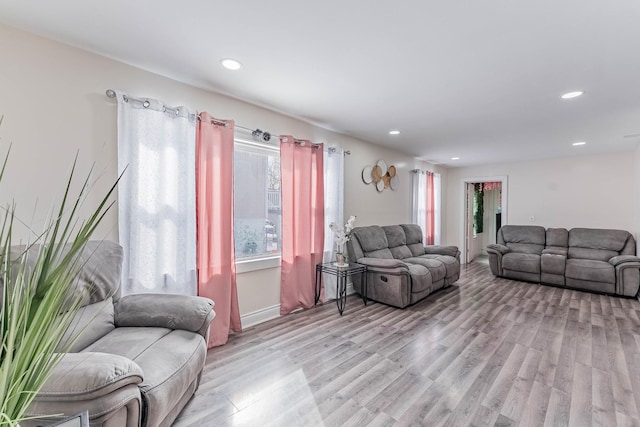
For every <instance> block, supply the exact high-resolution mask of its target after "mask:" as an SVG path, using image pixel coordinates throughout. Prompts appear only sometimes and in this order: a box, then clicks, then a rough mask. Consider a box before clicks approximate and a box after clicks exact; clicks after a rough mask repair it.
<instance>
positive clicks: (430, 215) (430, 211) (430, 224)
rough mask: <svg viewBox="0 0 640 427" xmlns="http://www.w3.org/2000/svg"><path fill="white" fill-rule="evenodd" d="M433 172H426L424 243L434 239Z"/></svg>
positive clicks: (429, 242)
mask: <svg viewBox="0 0 640 427" xmlns="http://www.w3.org/2000/svg"><path fill="white" fill-rule="evenodd" d="M434 178H435V176H434V173H433V172H427V223H426V224H427V241H426V242H424V243H425V244H426V245H433V243H434V241H435V231H436V215H435V209H436V198H435V185H434Z"/></svg>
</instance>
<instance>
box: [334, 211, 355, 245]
mask: <svg viewBox="0 0 640 427" xmlns="http://www.w3.org/2000/svg"><path fill="white" fill-rule="evenodd" d="M355 222H356V217H355V216H354V215H351V216H350V217H349V219H348V220H347V223H346V224H345V225H344V226H343V227H341V226H339V225H338V224H336V223H335V222H332V223H331V224H329V229H330V230H331V231H333V240H335V242H336V245H337V248H338V253H343V251H344V244H345V243H347V242H348V241H349V240H350V239H351V231H352V230H353V224H354V223H355Z"/></svg>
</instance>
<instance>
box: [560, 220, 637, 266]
mask: <svg viewBox="0 0 640 427" xmlns="http://www.w3.org/2000/svg"><path fill="white" fill-rule="evenodd" d="M617 255H635V240H634V239H633V236H632V235H631V233H629V232H628V231H623V230H606V229H599V228H573V229H571V230H570V231H569V254H568V256H569V258H581V259H593V260H598V261H609V260H610V259H611V258H613V257H614V256H617Z"/></svg>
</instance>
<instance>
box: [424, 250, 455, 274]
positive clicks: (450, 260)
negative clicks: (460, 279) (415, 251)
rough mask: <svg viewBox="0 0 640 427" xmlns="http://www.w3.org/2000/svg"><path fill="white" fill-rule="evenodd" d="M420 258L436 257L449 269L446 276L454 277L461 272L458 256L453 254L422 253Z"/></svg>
mask: <svg viewBox="0 0 640 427" xmlns="http://www.w3.org/2000/svg"><path fill="white" fill-rule="evenodd" d="M420 258H428V259H434V260H436V261H440V262H441V263H442V264H443V265H444V267H445V269H446V270H447V273H446V275H445V277H446V278H449V277H454V276H456V275H459V274H460V263H459V262H458V260H457V259H456V258H454V257H452V256H449V255H434V254H427V255H421V256H420Z"/></svg>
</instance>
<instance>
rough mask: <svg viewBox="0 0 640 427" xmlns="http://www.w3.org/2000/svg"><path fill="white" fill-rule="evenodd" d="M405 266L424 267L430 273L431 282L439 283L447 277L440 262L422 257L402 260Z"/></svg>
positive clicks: (445, 270) (444, 268)
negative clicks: (415, 265)
mask: <svg viewBox="0 0 640 427" xmlns="http://www.w3.org/2000/svg"><path fill="white" fill-rule="evenodd" d="M403 261H404V262H406V263H407V264H409V265H411V264H417V265H421V266H423V267H426V268H427V269H428V270H429V272H430V273H431V280H432V282H434V283H435V282H439V281H440V280H442V279H444V278H445V276H446V275H447V269H446V267H445V265H444V264H443V263H442V261H439V260H437V259H430V258H424V257H414V258H407V259H404V260H403Z"/></svg>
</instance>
